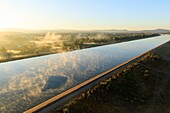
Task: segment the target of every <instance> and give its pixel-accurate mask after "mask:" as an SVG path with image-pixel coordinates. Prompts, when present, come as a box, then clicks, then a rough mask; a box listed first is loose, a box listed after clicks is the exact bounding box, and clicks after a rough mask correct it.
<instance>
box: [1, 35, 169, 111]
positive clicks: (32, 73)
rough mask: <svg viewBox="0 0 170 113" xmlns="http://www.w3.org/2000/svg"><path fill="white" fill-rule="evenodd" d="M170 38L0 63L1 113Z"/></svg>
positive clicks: (41, 98)
mask: <svg viewBox="0 0 170 113" xmlns="http://www.w3.org/2000/svg"><path fill="white" fill-rule="evenodd" d="M169 40H170V35H162V36H158V37H154V38H148V39H142V40H136V41H130V42H124V43H118V44H111V45H107V46H100V47H95V48H90V49H83V50H77V51H73V52H67V53H59V54H54V55H47V56H42V57H37V58H30V59H24V60H19V61H12V62H7V63H1V64H0V113H3V112H5V113H8V112H10V113H11V112H12V113H14V112H17V113H18V112H23V111H24V110H27V109H29V108H31V107H33V106H35V105H37V104H40V103H41V102H43V101H45V100H47V99H49V98H51V97H53V96H55V95H57V94H59V93H61V92H62V91H64V90H66V89H69V88H71V87H73V86H75V85H76V84H79V83H81V82H83V81H85V80H87V79H89V78H91V77H93V76H95V75H97V74H100V73H102V72H104V71H107V70H108V69H111V68H113V67H114V66H117V65H119V64H121V63H123V62H125V61H127V60H129V59H131V58H133V57H135V56H137V55H139V54H142V53H144V52H146V51H148V50H150V49H152V48H155V47H157V46H159V45H161V44H163V43H165V42H167V41H169Z"/></svg>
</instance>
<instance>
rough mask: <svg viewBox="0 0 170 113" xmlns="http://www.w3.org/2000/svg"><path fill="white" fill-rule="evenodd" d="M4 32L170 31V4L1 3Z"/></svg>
mask: <svg viewBox="0 0 170 113" xmlns="http://www.w3.org/2000/svg"><path fill="white" fill-rule="evenodd" d="M0 28H23V29H110V28H112V29H133V30H135V29H136V30H137V29H156V28H166V29H170V0H0Z"/></svg>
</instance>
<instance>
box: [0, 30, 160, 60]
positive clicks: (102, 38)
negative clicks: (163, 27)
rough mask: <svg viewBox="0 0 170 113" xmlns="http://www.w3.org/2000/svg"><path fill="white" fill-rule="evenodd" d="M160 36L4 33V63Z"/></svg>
mask: <svg viewBox="0 0 170 113" xmlns="http://www.w3.org/2000/svg"><path fill="white" fill-rule="evenodd" d="M154 36H159V34H151V33H55V32H54V33H52V32H48V33H43V32H42V33H13V32H10V33H9V32H0V62H4V61H10V60H15V59H21V58H27V57H33V56H41V55H46V54H52V53H60V52H65V51H72V50H79V49H84V48H90V47H96V46H101V45H107V44H113V43H118V42H124V41H129V40H136V39H142V38H148V37H154Z"/></svg>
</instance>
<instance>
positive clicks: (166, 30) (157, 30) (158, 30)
mask: <svg viewBox="0 0 170 113" xmlns="http://www.w3.org/2000/svg"><path fill="white" fill-rule="evenodd" d="M140 32H150V33H170V30H168V29H155V30H142V31H140Z"/></svg>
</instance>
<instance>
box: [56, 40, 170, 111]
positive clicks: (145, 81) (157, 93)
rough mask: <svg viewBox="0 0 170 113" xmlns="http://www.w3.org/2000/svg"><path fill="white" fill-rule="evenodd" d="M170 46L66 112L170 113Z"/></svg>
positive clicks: (79, 99) (97, 88) (94, 90)
mask: <svg viewBox="0 0 170 113" xmlns="http://www.w3.org/2000/svg"><path fill="white" fill-rule="evenodd" d="M169 53H170V42H168V43H166V44H165V45H163V46H161V47H159V48H157V49H156V50H154V51H152V53H148V54H147V55H146V56H145V57H143V58H142V59H141V60H140V61H138V62H136V63H134V64H132V65H130V66H128V67H127V68H125V69H123V70H121V71H119V72H118V73H117V74H116V75H113V76H112V77H111V78H109V79H107V80H105V81H103V82H100V84H98V85H97V86H95V87H93V88H92V89H89V90H88V91H86V92H83V93H82V94H81V95H80V96H79V97H77V98H75V99H73V100H71V101H70V102H69V103H67V104H66V105H65V107H64V108H62V109H60V110H58V111H56V112H57V113H58V112H70V113H103V112H105V113H169V112H170V109H169V108H170V107H169V106H170V87H169V86H170V75H169V73H170V70H169V69H170V59H169V58H170V54H169Z"/></svg>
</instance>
